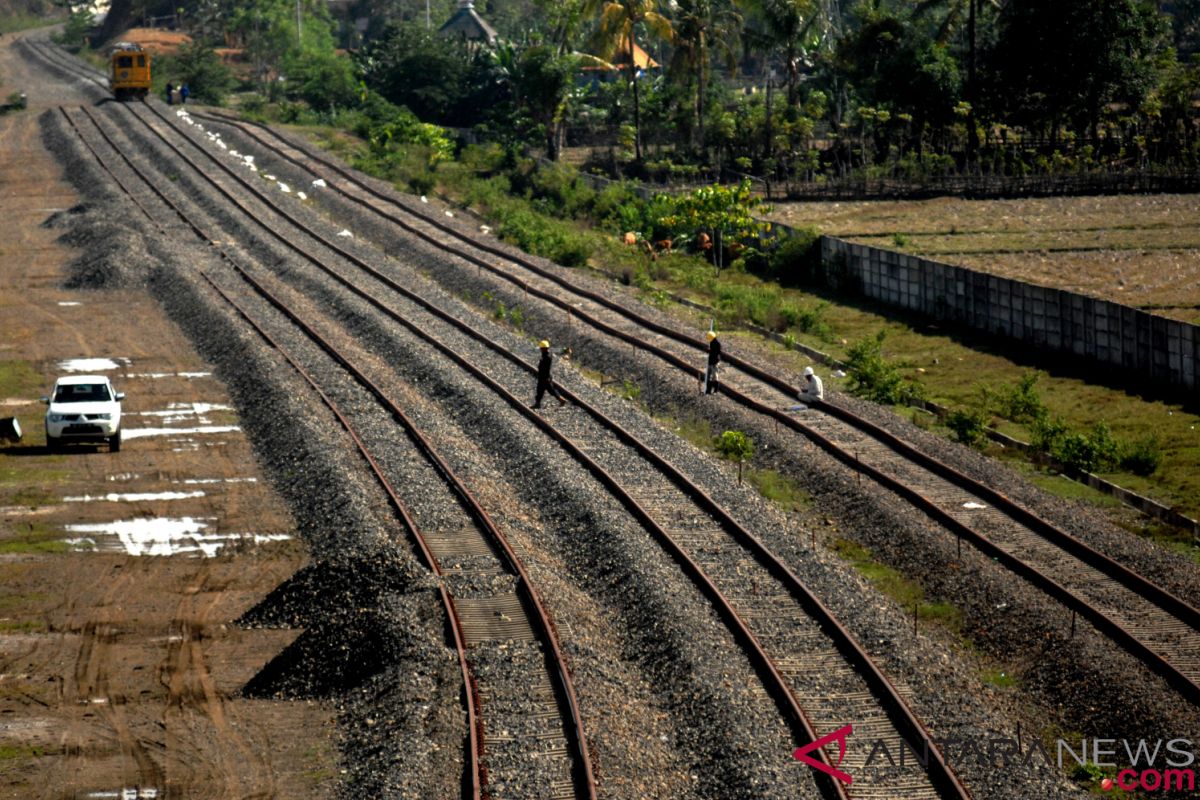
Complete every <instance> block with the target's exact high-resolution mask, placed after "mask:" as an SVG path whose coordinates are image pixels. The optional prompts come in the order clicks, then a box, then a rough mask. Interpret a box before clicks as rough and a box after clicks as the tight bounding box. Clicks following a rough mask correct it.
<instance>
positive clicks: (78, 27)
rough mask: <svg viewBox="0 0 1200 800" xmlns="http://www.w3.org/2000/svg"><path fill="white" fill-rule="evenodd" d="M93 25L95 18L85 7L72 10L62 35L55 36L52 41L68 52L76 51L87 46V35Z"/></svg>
mask: <svg viewBox="0 0 1200 800" xmlns="http://www.w3.org/2000/svg"><path fill="white" fill-rule="evenodd" d="M95 24H96V16H95V15H94V14H93V13H92V12H91V10H90V9H89V8H87V7H86V6H85V7H83V8H77V9H75V8H73V9H71V13H70V15H69V16H68V17H67V24H66V25H64V26H63V30H62V33H61V34H59V35H58V36H56V37H55V39H54V41H56V42H58V43H59V44H61V45H62V46H63V47H65V48H67V49H68V50H78V49H79V48H81V47H83V46H84V45H85V44H87V40H88V34H90V33H91V31H92V28H93V27H94V26H95Z"/></svg>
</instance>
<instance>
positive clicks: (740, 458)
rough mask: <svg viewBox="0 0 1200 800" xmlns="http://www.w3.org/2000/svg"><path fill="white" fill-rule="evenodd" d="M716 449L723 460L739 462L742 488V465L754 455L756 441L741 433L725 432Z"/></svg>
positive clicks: (739, 483)
mask: <svg viewBox="0 0 1200 800" xmlns="http://www.w3.org/2000/svg"><path fill="white" fill-rule="evenodd" d="M716 448H717V452H718V453H720V454H721V457H722V458H726V459H728V460H730V461H736V462H737V465H738V485H739V486H741V484H742V465H743V464H744V463H745V462H746V459H748V458H751V457H752V456H753V455H754V440H753V439H751V438H750V437H749V436H747V435H746V434H744V433H742V432H741V431H725V432H723V433H722V434H721V435H720V436H719V437H717V441H716Z"/></svg>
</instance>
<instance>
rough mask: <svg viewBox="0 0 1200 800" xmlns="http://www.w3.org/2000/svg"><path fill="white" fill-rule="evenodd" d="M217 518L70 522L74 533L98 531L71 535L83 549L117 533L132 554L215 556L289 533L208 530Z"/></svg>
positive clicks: (119, 543)
mask: <svg viewBox="0 0 1200 800" xmlns="http://www.w3.org/2000/svg"><path fill="white" fill-rule="evenodd" d="M212 521H213V518H196V517H178V518H169V517H168V518H161V519H128V520H114V521H113V522H101V523H88V524H76V525H68V526H66V529H67V530H68V531H70V532H71V533H82V534H94V535H92V536H81V537H77V538H74V539H68V540H67V544H69V545H71V546H72V547H75V548H77V549H79V550H89V549H110V548H111V547H112V545H111V544H108V543H106V542H104V541H103V539H102V537H105V536H107V537H116V539H117V545H116V546H117V547H119V548H120V549H122V550H124V551H125V552H126V553H127V554H129V555H131V556H174V555H202V556H205V557H208V558H211V557H213V556H215V555H217V554H218V553H219V552H220V551H221V548H222V547H225V546H226V545H229V544H236V543H240V542H253V543H254V544H263V543H265V542H282V541H285V540H287V539H290V538H292V537H291V536H288V535H286V534H250V533H206V531H207V530H208V529H209V528H210V527H211V525H210V523H211V522H212Z"/></svg>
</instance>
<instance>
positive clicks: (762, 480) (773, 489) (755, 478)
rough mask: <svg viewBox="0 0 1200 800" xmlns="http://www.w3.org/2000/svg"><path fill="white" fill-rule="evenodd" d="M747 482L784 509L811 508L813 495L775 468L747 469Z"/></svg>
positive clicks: (800, 509)
mask: <svg viewBox="0 0 1200 800" xmlns="http://www.w3.org/2000/svg"><path fill="white" fill-rule="evenodd" d="M745 478H746V482H747V483H749V484H750V485H751V486H753V487H754V488H755V489H757V490H758V493H759V494H761V495H762V496H763V497H765V498H767V499H768V500H770V501H771V502H772V503H774V504H775V505H777V506H779V507H780V508H781V509H783V510H784V511H802V510H804V509H807V508H811V507H812V504H813V497H812V495H811V494H809V493H808V492H806V491H804V490H803V489H801V488H800V484H799V483H798V482H796V481H794V480H792V479H791V478H789V477H787V476H786V475H782V474H780V473H779V472H776V471H775V470H773V469H752V468H747V469H746V475H745Z"/></svg>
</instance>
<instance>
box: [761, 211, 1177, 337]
mask: <svg viewBox="0 0 1200 800" xmlns="http://www.w3.org/2000/svg"><path fill="white" fill-rule="evenodd" d="M770 218H771V219H774V220H777V221H780V222H785V223H787V224H789V225H794V226H798V227H799V226H805V225H815V226H816V227H817V228H819V229H820V230H821V232H822V233H827V234H830V235H832V236H838V237H841V238H844V239H849V240H851V241H855V242H862V243H864V244H870V245H874V246H876V247H883V248H886V249H893V250H895V249H899V250H903V251H904V252H908V253H916V254H919V255H924V256H926V257H928V258H932V259H935V260H937V261H942V262H945V263H949V264H958V265H961V266H965V267H971V268H973V269H977V270H982V271H984V272H990V273H992V274H995V275H1003V276H1005V277H1009V278H1016V279H1019V280H1024V281H1028V282H1030V283H1034V284H1038V285H1041V286H1052V287H1055V288H1058V289H1069V290H1071V291H1076V292H1081V293H1083V294H1087V295H1090V296H1092V297H1100V298H1104V299H1106V300H1112V301H1114V302H1117V303H1122V304H1124V305H1129V306H1134V307H1139V308H1145V309H1146V310H1151V311H1154V312H1155V313H1159V314H1162V315H1164V316H1170V317H1173V318H1175V319H1180V320H1184V321H1187V322H1196V321H1200V258H1197V256H1198V255H1200V239H1198V238H1197V234H1196V231H1197V230H1198V226H1200V195H1129V196H1117V197H1052V198H1033V199H1024V200H963V199H960V198H951V197H942V198H937V199H933V200H921V201H906V200H900V201H872V202H841V203H778V204H776V206H775V209H774V211H773V212H772V214H771V215H770ZM898 240H899V244H898V243H897V241H898Z"/></svg>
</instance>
